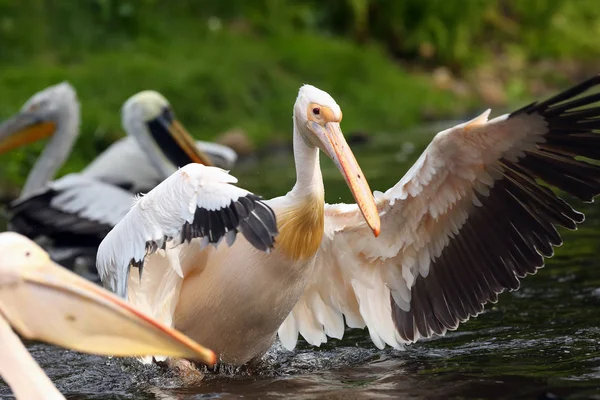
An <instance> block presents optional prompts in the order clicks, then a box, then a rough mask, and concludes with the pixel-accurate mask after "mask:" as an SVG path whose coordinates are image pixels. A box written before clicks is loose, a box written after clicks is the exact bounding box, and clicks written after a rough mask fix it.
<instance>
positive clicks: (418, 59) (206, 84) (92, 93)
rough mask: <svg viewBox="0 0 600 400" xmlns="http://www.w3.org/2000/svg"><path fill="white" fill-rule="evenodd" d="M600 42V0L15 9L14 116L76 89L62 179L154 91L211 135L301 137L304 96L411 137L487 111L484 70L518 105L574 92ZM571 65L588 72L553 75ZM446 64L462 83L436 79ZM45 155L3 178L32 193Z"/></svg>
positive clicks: (0, 55)
mask: <svg viewBox="0 0 600 400" xmlns="http://www.w3.org/2000/svg"><path fill="white" fill-rule="evenodd" d="M459 3H460V4H459ZM599 34H600V7H597V3H596V1H595V0H578V1H576V2H573V1H567V0H535V1H534V0H531V1H529V0H528V1H525V0H523V1H513V2H508V1H500V0H489V1H487V0H485V1H484V0H472V1H468V2H448V1H445V0H430V1H424V0H403V1H394V0H389V1H386V0H332V1H327V2H322V1H316V0H310V1H303V2H300V1H293V0H260V1H252V2H250V1H245V0H228V1H226V0H221V1H210V0H178V1H166V0H138V1H134V0H81V1H77V2H74V1H73V2H72V1H67V0H58V1H51V0H23V1H16V0H15V1H12V0H0V94H1V96H2V97H1V100H0V119H2V118H5V117H8V116H9V115H11V114H13V113H14V112H16V111H17V110H18V109H19V107H20V106H21V105H22V104H23V103H24V102H25V101H26V100H27V98H28V97H29V96H30V95H31V94H33V93H34V92H36V91H37V90H40V89H42V88H44V87H45V86H48V85H51V84H54V83H56V82H58V81H61V80H68V81H70V82H71V83H72V84H73V85H74V86H75V87H76V89H77V91H78V95H79V98H80V101H81V103H82V112H83V120H82V128H81V130H82V134H81V136H80V139H79V140H78V142H77V145H76V148H75V150H74V152H73V153H72V155H71V158H70V160H69V162H68V163H67V165H66V166H65V167H64V168H63V170H62V171H61V172H62V173H66V172H69V171H74V170H78V169H80V168H81V167H82V166H84V165H85V164H87V163H88V162H89V160H90V159H91V158H93V157H94V156H95V155H96V154H97V153H98V152H99V151H101V150H103V149H104V148H105V147H106V146H107V145H108V144H109V143H111V142H112V141H114V140H115V139H116V138H118V137H120V136H121V135H122V134H123V133H122V132H121V126H120V116H119V111H120V107H121V105H122V103H123V102H124V101H125V99H126V98H127V97H129V96H130V95H132V94H133V93H135V92H137V91H139V90H143V89H149V88H151V89H156V90H158V91H160V92H162V93H163V94H164V95H165V96H166V97H167V98H168V99H169V100H170V101H171V103H172V104H173V106H174V108H175V110H176V112H177V114H178V116H179V118H180V119H181V121H182V122H183V123H184V124H185V125H186V127H187V128H188V130H189V131H190V132H192V133H193V134H194V135H195V136H196V137H198V138H206V139H211V138H214V137H215V136H216V135H217V134H218V133H220V132H223V131H225V130H228V129H231V128H234V127H239V128H241V129H243V130H244V131H245V132H247V133H248V135H249V136H250V138H251V139H252V140H253V141H254V142H255V143H257V144H259V145H260V144H263V143H265V142H266V141H268V140H269V139H270V138H273V137H279V138H286V139H287V138H289V132H290V129H291V121H290V117H291V107H292V104H293V101H294V98H295V95H296V92H297V90H298V88H299V86H300V85H301V84H303V83H311V84H314V85H316V86H318V87H321V88H323V89H325V90H327V91H329V92H330V93H331V94H332V95H333V96H334V97H335V98H336V100H337V101H338V102H339V103H340V105H341V106H342V108H343V110H344V123H343V125H344V129H345V131H347V132H350V131H353V130H364V131H367V132H377V131H400V130H402V129H404V128H406V127H408V126H411V125H415V124H417V123H419V122H420V121H422V120H423V118H430V119H431V118H444V117H448V116H453V115H461V114H464V113H465V112H467V111H469V110H471V109H473V108H474V105H475V104H479V103H480V102H481V96H483V98H484V100H485V99H486V97H485V93H484V94H482V93H481V92H480V91H478V90H477V89H478V85H479V83H478V82H479V79H481V76H482V74H481V73H479V72H480V71H487V72H486V74H487V75H490V74H491V75H492V76H493V77H494V79H496V80H498V79H499V80H500V81H501V83H502V84H503V86H501V87H503V88H504V89H503V90H504V91H505V92H506V93H504V94H505V96H503V97H501V98H502V99H504V100H505V101H506V102H512V101H515V100H522V98H523V97H528V96H529V95H530V92H531V91H532V90H533V89H531V88H530V85H529V78H530V77H534V78H535V79H538V80H539V79H543V81H544V82H547V80H548V79H550V80H551V81H553V82H556V83H560V84H564V83H565V81H566V79H568V78H573V74H577V73H580V71H581V70H582V68H584V70H585V66H588V65H590V64H589V62H590V60H593V59H594V57H597V56H598V53H600V46H598V45H597V44H596V42H597V40H596V38H597V37H598V36H599ZM545 60H551V63H550V65H551V66H552V67H551V68H545V69H544V68H543V66H540V68H539V70H533V69H532V65H536V64H532V63H540V62H543V61H545ZM565 60H566V61H568V62H569V63H574V65H575V66H576V67H575V68H574V69H573V68H571V69H566V70H565V71H560V70H559V71H557V68H553V66H554V65H563V64H561V63H564V62H565ZM554 62H556V63H557V64H554ZM569 65H571V64H569ZM439 66H446V67H447V68H448V69H447V71H450V74H451V83H450V84H448V83H447V82H446V83H439V82H438V81H436V80H435V79H431V77H432V74H431V69H432V68H436V67H439ZM580 66H583V67H580ZM490 70H491V72H490ZM573 71H575V72H573ZM487 75H486V76H487ZM540 77H541V78H540ZM557 80H558V81H557ZM456 82H459V83H461V84H463V83H464V84H463V86H464V87H466V90H458V89H456V87H457V84H456ZM458 86H460V85H458ZM534 89H535V88H534ZM534 91H535V90H534ZM477 108H478V109H481V108H482V107H481V106H478V107H477ZM41 146H43V143H39V144H37V145H34V146H30V148H28V149H27V150H26V151H15V152H12V153H11V154H7V155H3V156H0V181H5V183H6V181H9V182H10V183H11V184H17V185H18V184H20V183H21V182H22V180H23V179H24V177H25V176H26V174H27V171H28V170H29V168H30V166H31V164H32V163H33V161H34V160H35V158H36V156H37V154H38V153H39V149H40V148H41Z"/></svg>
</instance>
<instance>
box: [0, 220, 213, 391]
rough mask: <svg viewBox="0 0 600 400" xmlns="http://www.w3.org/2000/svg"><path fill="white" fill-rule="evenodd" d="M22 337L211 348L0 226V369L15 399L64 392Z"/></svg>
mask: <svg viewBox="0 0 600 400" xmlns="http://www.w3.org/2000/svg"><path fill="white" fill-rule="evenodd" d="M11 325H12V327H13V328H14V329H15V330H16V331H17V332H18V333H19V334H21V335H22V336H24V337H25V338H27V339H32V340H41V341H44V342H47V343H51V344H54V345H58V346H62V347H65V348H68V349H73V350H76V351H81V352H86V353H93V354H100V355H114V356H122V357H129V356H143V355H155V354H156V355H162V356H165V355H169V356H175V357H191V358H192V359H196V360H198V361H200V362H202V363H205V364H207V365H209V366H212V365H214V364H215V362H216V356H215V354H214V353H213V352H212V351H210V350H208V349H205V348H204V347H202V346H200V345H199V344H197V343H196V342H194V341H193V340H191V339H189V338H188V337H186V336H184V335H182V334H181V333H180V332H177V331H175V330H173V329H171V328H170V327H167V326H165V325H163V324H161V323H159V322H157V321H155V320H153V319H151V318H149V317H148V316H146V315H144V314H143V313H140V312H139V311H137V310H136V309H135V308H133V307H131V305H129V304H127V303H126V302H125V301H123V300H121V299H120V298H118V297H117V296H115V295H114V294H112V293H110V292H108V291H106V290H104V289H102V288H100V287H98V286H97V285H94V284H92V283H90V282H88V281H86V280H85V279H83V278H80V277H79V276H77V275H75V274H73V273H72V272H69V271H67V270H65V269H64V268H62V267H60V266H58V265H57V264H54V263H53V262H52V261H51V260H50V257H49V256H48V254H47V253H46V252H45V251H44V250H42V249H41V248H40V247H39V246H38V245H36V244H35V243H33V242H32V241H31V240H29V239H27V238H26V237H24V236H22V235H20V234H18V233H14V232H4V233H0V376H2V378H3V379H4V380H5V381H6V383H7V384H8V385H9V386H10V387H11V389H12V390H13V392H14V394H15V396H16V397H17V399H22V400H37V399H40V400H41V399H46V400H48V399H64V397H63V396H62V395H61V394H60V392H59V391H58V390H57V389H56V387H55V386H54V385H53V384H52V382H51V381H50V379H49V378H48V377H47V376H46V375H45V374H44V371H43V370H42V369H41V368H40V367H39V365H38V364H37V363H36V362H35V360H34V359H33V358H32V357H31V355H30V354H29V353H28V352H27V349H26V348H25V346H23V343H21V341H20V340H19V337H18V336H17V335H16V334H15V333H14V332H13V331H12V329H11Z"/></svg>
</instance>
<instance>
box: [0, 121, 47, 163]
mask: <svg viewBox="0 0 600 400" xmlns="http://www.w3.org/2000/svg"><path fill="white" fill-rule="evenodd" d="M55 131H56V124H55V123H54V122H50V121H41V120H39V118H37V117H36V116H35V115H34V114H33V113H31V112H22V113H19V114H17V115H16V116H14V117H12V118H10V119H9V120H7V121H5V122H3V123H2V124H1V125H0V154H3V153H6V152H8V151H10V150H12V149H15V148H17V147H21V146H24V145H26V144H29V143H33V142H36V141H38V140H41V139H44V138H47V137H49V136H52V134H54V132H55Z"/></svg>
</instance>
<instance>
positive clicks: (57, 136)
mask: <svg viewBox="0 0 600 400" xmlns="http://www.w3.org/2000/svg"><path fill="white" fill-rule="evenodd" d="M79 118H80V112H79V102H78V100H77V95H76V93H75V90H74V89H73V87H72V86H71V85H70V84H68V83H67V82H63V83H60V84H58V85H54V86H51V87H49V88H46V89H45V90H43V91H41V92H39V93H36V94H35V95H34V96H33V97H31V98H30V99H29V100H28V101H27V102H26V103H25V104H24V106H23V107H22V110H21V112H20V113H18V114H17V115H15V116H14V117H12V118H10V119H9V120H7V121H5V122H4V123H3V124H2V125H0V153H3V152H5V151H8V150H11V149H13V148H15V147H18V146H21V145H24V144H27V143H29V142H31V141H35V140H38V139H42V138H44V137H48V136H51V138H50V140H49V141H48V144H47V145H46V147H45V149H44V151H43V152H42V154H41V156H40V157H39V159H38V160H37V162H36V163H35V166H34V167H33V169H32V170H31V173H30V174H29V176H28V178H27V182H26V183H25V186H24V187H23V190H22V192H21V195H20V197H19V199H17V200H16V201H15V202H13V203H12V204H11V206H10V207H9V212H10V214H11V220H10V225H11V229H12V230H15V231H17V232H19V233H22V234H24V235H26V236H28V237H30V238H37V237H47V238H49V239H51V241H52V248H51V249H49V250H50V251H51V252H52V256H53V259H55V260H56V261H62V262H64V263H68V262H67V261H66V260H67V259H69V258H71V259H72V258H73V257H74V256H75V255H79V254H81V253H83V254H85V253H87V252H91V253H92V254H91V255H92V259H95V251H96V249H97V247H98V245H99V244H100V241H101V240H102V239H103V238H104V236H105V235H106V233H107V232H108V231H109V230H110V229H111V228H112V227H113V226H114V225H115V224H116V223H117V222H118V221H119V220H120V219H121V218H122V217H123V216H124V215H125V214H126V213H127V211H128V210H129V206H130V205H131V202H132V200H133V195H134V194H135V193H138V192H139V191H148V190H150V189H151V188H152V187H154V186H155V185H156V184H158V183H159V182H160V181H162V180H163V179H164V178H166V177H167V176H169V175H170V174H171V173H173V172H174V171H175V170H176V168H177V167H181V166H183V165H186V164H188V163H190V162H198V163H203V164H207V165H211V164H212V163H213V160H217V162H218V163H220V165H223V166H228V167H230V166H231V165H232V163H234V162H235V159H236V157H237V156H236V154H235V152H233V150H231V149H229V148H228V147H226V146H221V145H218V144H215V143H207V142H199V143H194V141H193V139H192V138H191V136H190V135H189V134H188V133H187V131H186V130H185V128H184V127H183V126H182V125H181V123H179V122H178V121H177V119H176V117H175V114H174V112H173V109H172V107H171V105H170V104H169V102H168V101H167V100H166V99H165V98H164V97H163V96H162V95H161V94H159V93H157V92H155V91H143V92H140V93H138V94H136V95H134V96H132V97H131V98H129V99H128V100H127V101H126V102H125V104H124V105H123V108H122V122H123V127H124V129H125V131H126V132H127V134H128V136H127V137H126V138H124V139H121V140H119V141H117V142H116V143H115V144H113V145H112V146H111V147H109V148H108V149H107V150H106V151H105V152H103V153H102V154H100V156H98V158H96V159H95V160H94V161H93V162H92V163H91V164H90V165H89V166H87V167H86V168H85V169H84V170H83V171H81V172H80V173H72V174H69V175H66V176H64V177H62V178H60V179H58V180H55V181H51V179H52V178H53V177H54V175H55V174H56V171H57V170H58V168H59V167H60V166H61V165H62V164H63V162H64V161H65V160H66V158H67V157H68V155H69V153H70V152H71V148H72V145H73V142H74V141H75V139H76V137H77V135H78V133H79ZM205 152H206V153H207V154H208V155H206V154H205Z"/></svg>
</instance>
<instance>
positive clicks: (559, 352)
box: [0, 133, 600, 400]
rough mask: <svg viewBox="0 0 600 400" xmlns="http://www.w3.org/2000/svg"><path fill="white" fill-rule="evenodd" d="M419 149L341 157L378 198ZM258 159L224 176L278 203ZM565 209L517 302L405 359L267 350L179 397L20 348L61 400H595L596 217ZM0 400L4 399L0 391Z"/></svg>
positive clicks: (385, 147) (73, 360)
mask: <svg viewBox="0 0 600 400" xmlns="http://www.w3.org/2000/svg"><path fill="white" fill-rule="evenodd" d="M406 138H410V140H411V142H410V143H406V142H405V139H406ZM430 138H431V136H430V135H424V134H420V133H410V134H408V133H407V134H403V135H392V134H378V135H375V137H374V139H373V140H372V141H370V142H369V143H367V144H361V145H354V146H353V147H354V148H355V153H356V154H357V158H358V160H359V162H360V163H361V165H362V167H363V170H364V171H365V174H366V175H367V177H368V178H369V181H370V183H371V187H372V188H373V189H376V190H385V189H387V188H388V187H389V186H390V185H393V184H394V183H396V182H397V181H398V179H399V178H400V177H401V176H402V175H403V173H404V172H405V171H406V170H407V169H408V167H409V166H410V164H411V163H412V162H413V161H414V160H415V158H416V157H417V155H418V154H419V153H420V152H421V150H422V149H423V148H424V146H425V144H426V143H427V142H428V141H429V140H430ZM265 153H266V154H265V157H264V158H261V160H260V161H252V160H250V161H246V162H244V163H242V164H241V165H239V166H238V167H237V168H236V170H234V171H233V173H234V174H235V175H236V176H238V177H239V179H240V184H242V185H243V186H244V187H247V188H249V189H251V190H254V191H256V192H258V193H261V194H263V195H264V196H265V197H270V196H275V195H279V194H283V193H285V192H286V191H287V190H289V188H290V187H291V185H292V184H293V181H294V178H295V173H294V170H293V168H292V167H293V162H292V160H291V153H289V149H287V148H279V149H269V150H268V151H266V152H265ZM323 171H324V172H323V175H324V178H325V181H326V188H327V193H326V197H327V201H328V202H339V201H345V202H349V201H351V197H350V194H349V192H348V189H347V188H346V187H345V184H344V182H343V180H342V178H341V176H340V175H339V173H338V172H337V170H336V169H335V167H334V166H333V165H332V164H331V163H330V162H329V161H323ZM574 204H576V205H577V206H578V209H580V210H581V211H584V212H585V213H586V215H587V220H586V222H585V223H584V225H583V226H582V227H581V228H580V229H579V230H578V231H577V232H569V231H564V230H563V231H561V232H562V234H563V238H564V240H565V245H563V246H562V247H561V248H558V249H556V255H555V257H554V258H552V259H551V260H550V261H549V262H548V263H547V266H546V267H545V268H544V269H542V270H541V271H540V272H539V273H538V274H536V275H534V276H531V277H528V278H526V279H525V280H523V283H522V286H521V289H520V290H519V291H517V292H513V293H504V294H502V295H501V296H500V300H499V301H498V303H497V304H496V305H488V307H487V308H486V311H485V312H484V313H483V314H481V315H480V316H479V317H477V318H475V319H472V320H470V321H469V322H467V323H465V324H462V325H461V326H460V327H459V329H458V330H457V331H456V332H450V333H449V334H447V335H446V336H445V337H443V338H434V339H430V340H427V341H422V342H419V343H417V344H415V345H412V346H410V347H408V348H407V349H406V351H395V350H392V349H389V348H387V349H385V350H383V351H381V350H378V349H377V348H375V347H374V346H373V345H372V344H371V342H370V339H369V337H368V334H367V333H366V331H362V330H356V329H354V330H347V332H346V335H345V337H344V339H343V340H341V341H338V340H330V342H329V343H327V344H325V345H323V346H321V348H314V347H311V346H309V345H307V344H305V343H304V342H301V343H300V345H299V347H298V349H297V350H296V351H295V352H293V353H290V352H287V351H285V350H283V349H282V348H281V347H279V346H277V345H276V346H275V347H274V349H272V350H271V351H270V352H269V353H268V354H267V355H266V356H265V358H264V360H263V362H262V363H261V364H260V365H258V366H256V367H253V370H252V371H249V370H248V369H247V368H242V369H241V370H239V371H216V372H209V373H207V376H206V380H205V382H204V383H203V384H202V385H200V386H183V384H182V382H181V381H180V380H179V379H178V378H177V377H175V376H173V375H172V374H171V373H169V372H166V371H164V370H161V369H160V368H159V367H157V366H141V365H140V364H138V363H136V362H134V361H132V360H119V359H107V358H104V357H97V356H89V355H82V354H79V353H76V352H72V351H67V350H62V349H57V348H55V347H52V346H48V345H45V344H39V343H32V344H29V346H28V347H29V349H30V351H31V352H32V354H33V356H34V357H35V358H36V360H38V362H39V363H40V364H41V365H42V367H43V368H44V369H45V370H46V372H47V373H48V375H49V376H50V377H51V378H52V380H53V381H54V382H55V384H56V385H57V386H58V388H59V389H60V390H61V391H62V392H63V393H65V395H66V397H67V398H68V399H102V400H109V399H177V400H183V399H186V400H187V399H204V398H219V399H230V398H240V397H244V398H261V399H270V398H280V397H293V398H299V399H309V398H310V399H313V398H331V399H338V398H339V399H342V398H344V399H358V398H369V399H371V398H395V399H447V398H454V399H532V400H533V399H553V398H564V399H594V398H595V399H600V318H599V311H600V261H599V260H598V259H597V257H596V254H597V250H598V241H599V240H600V208H599V207H598V205H594V204H591V205H585V206H581V204H580V203H577V202H575V203H574ZM553 396H556V397H553ZM0 397H1V398H11V396H10V395H9V391H8V389H7V387H6V386H3V385H2V384H1V383H0Z"/></svg>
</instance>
